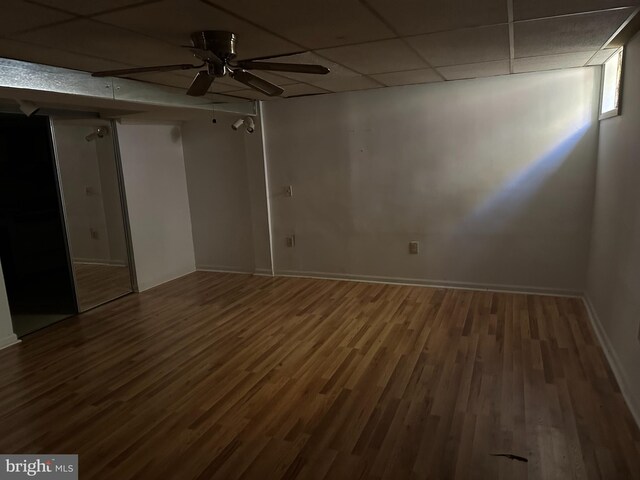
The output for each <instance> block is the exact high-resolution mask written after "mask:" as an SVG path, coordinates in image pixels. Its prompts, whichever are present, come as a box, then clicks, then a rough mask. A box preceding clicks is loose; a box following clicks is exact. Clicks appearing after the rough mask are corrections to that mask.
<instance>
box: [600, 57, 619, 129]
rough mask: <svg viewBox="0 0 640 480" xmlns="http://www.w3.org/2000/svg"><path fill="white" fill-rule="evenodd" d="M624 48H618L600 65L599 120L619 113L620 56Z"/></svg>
mask: <svg viewBox="0 0 640 480" xmlns="http://www.w3.org/2000/svg"><path fill="white" fill-rule="evenodd" d="M623 54H624V49H623V48H620V49H619V50H618V51H617V52H616V53H614V54H613V55H611V57H609V60H607V61H606V62H605V63H604V65H603V66H602V72H603V73H602V100H601V103H600V120H603V119H605V118H609V117H615V116H616V115H619V114H620V104H619V102H620V88H621V82H622V57H623Z"/></svg>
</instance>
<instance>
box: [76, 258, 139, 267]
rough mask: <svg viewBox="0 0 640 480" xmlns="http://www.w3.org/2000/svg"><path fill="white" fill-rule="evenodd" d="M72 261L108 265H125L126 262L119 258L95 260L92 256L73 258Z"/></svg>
mask: <svg viewBox="0 0 640 480" xmlns="http://www.w3.org/2000/svg"><path fill="white" fill-rule="evenodd" d="M73 263H79V264H81V265H108V266H110V267H126V266H127V264H126V262H122V261H120V260H95V259H92V258H74V259H73Z"/></svg>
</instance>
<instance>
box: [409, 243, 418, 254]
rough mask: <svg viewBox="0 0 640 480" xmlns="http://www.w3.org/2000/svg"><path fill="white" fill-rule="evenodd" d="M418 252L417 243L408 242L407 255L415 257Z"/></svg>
mask: <svg viewBox="0 0 640 480" xmlns="http://www.w3.org/2000/svg"><path fill="white" fill-rule="evenodd" d="M419 251H420V244H419V243H418V242H409V253H410V254H411V255H417V254H418V252H419Z"/></svg>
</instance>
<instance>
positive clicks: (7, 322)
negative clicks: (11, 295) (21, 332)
mask: <svg viewBox="0 0 640 480" xmlns="http://www.w3.org/2000/svg"><path fill="white" fill-rule="evenodd" d="M17 341H18V337H16V335H15V334H14V333H13V324H12V323H11V312H10V310H9V299H8V298H7V290H6V288H5V285H4V276H3V274H2V264H0V348H4V347H7V346H9V345H12V344H14V343H16V342H17Z"/></svg>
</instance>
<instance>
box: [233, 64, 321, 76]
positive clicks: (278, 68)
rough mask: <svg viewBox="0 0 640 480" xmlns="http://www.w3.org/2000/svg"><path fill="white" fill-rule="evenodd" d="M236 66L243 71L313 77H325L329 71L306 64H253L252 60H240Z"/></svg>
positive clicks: (318, 66)
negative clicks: (268, 71) (293, 73)
mask: <svg viewBox="0 0 640 480" xmlns="http://www.w3.org/2000/svg"><path fill="white" fill-rule="evenodd" d="M237 66H238V67H239V68H243V69H245V70H271V71H274V72H295V73H313V74H315V75H326V74H327V73H329V71H330V70H329V69H328V68H327V67H323V66H322V65H309V64H306V63H277V62H254V61H253V60H241V61H239V62H238V63H237Z"/></svg>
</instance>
